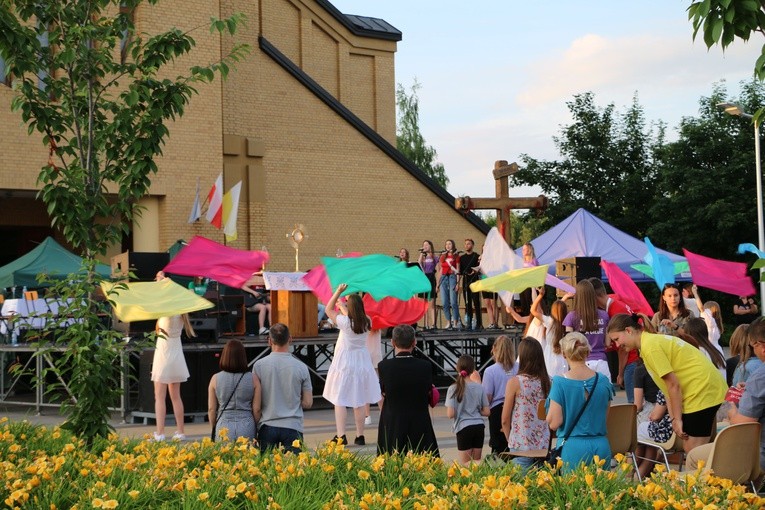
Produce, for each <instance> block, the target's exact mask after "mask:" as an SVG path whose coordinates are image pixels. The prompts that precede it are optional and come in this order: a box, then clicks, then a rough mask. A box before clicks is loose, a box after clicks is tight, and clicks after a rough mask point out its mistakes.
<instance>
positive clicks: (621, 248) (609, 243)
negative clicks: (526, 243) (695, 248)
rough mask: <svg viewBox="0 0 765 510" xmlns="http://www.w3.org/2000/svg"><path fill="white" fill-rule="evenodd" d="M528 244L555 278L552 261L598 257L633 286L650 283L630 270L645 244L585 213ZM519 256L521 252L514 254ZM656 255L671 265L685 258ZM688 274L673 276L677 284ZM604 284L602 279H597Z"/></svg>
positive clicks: (640, 274)
mask: <svg viewBox="0 0 765 510" xmlns="http://www.w3.org/2000/svg"><path fill="white" fill-rule="evenodd" d="M531 244H532V245H534V252H535V253H536V256H537V260H539V263H540V264H549V265H550V269H549V271H550V274H555V261H557V260H561V259H568V258H572V257H600V258H601V260H607V261H609V262H614V263H615V264H616V265H618V266H619V268H621V270H622V271H624V272H625V273H627V275H629V277H630V278H632V280H633V281H635V282H638V283H639V282H651V281H653V279H652V278H650V277H648V276H646V275H645V274H643V273H641V272H640V271H637V270H636V269H633V268H632V267H630V266H631V265H632V264H642V263H643V257H645V255H646V253H648V249H647V248H646V245H645V243H644V242H643V241H642V240H640V239H637V238H634V237H632V236H631V235H629V234H626V233H624V232H622V231H621V230H619V229H618V228H616V227H613V226H611V225H610V224H608V223H606V222H605V221H603V220H601V219H600V218H598V217H597V216H595V215H594V214H592V213H589V212H587V211H586V210H585V209H578V210H577V211H576V212H574V213H573V214H572V215H571V216H569V217H568V218H566V219H565V220H563V221H561V222H560V223H558V224H557V225H555V226H554V227H552V228H551V229H550V230H548V231H547V232H545V233H544V234H542V235H541V236H539V237H537V238H536V239H534V240H533V241H531ZM515 251H516V253H518V255H521V256H522V254H521V248H518V249H517V250H515ZM657 251H658V252H659V253H661V254H664V255H666V256H667V257H669V260H671V261H672V262H685V257H683V256H681V255H676V254H674V253H670V252H668V251H665V250H659V249H657ZM690 276H691V275H690V273H683V274H680V275H675V279H676V280H678V281H685V280H690V279H691V278H690ZM601 278H602V279H603V280H604V281H605V280H606V275H605V273H603V275H602V277H601Z"/></svg>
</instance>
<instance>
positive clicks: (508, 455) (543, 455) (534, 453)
mask: <svg viewBox="0 0 765 510" xmlns="http://www.w3.org/2000/svg"><path fill="white" fill-rule="evenodd" d="M537 418H539V419H540V420H544V419H545V418H547V410H546V409H545V401H544V400H540V401H539V404H537ZM553 437H555V432H553V431H552V430H550V440H549V441H548V442H547V448H544V449H541V450H523V451H517V450H516V451H511V452H502V453H500V454H499V458H500V459H502V460H504V461H505V462H508V461H510V460H511V459H513V458H515V457H525V458H529V459H537V460H541V461H544V460H545V459H547V455H548V454H549V453H550V448H551V446H552V441H553Z"/></svg>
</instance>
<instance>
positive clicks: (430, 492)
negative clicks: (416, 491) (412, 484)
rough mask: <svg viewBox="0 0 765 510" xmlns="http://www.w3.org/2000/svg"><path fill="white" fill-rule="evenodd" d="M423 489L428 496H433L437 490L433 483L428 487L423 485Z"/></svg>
mask: <svg viewBox="0 0 765 510" xmlns="http://www.w3.org/2000/svg"><path fill="white" fill-rule="evenodd" d="M422 488H423V489H424V490H425V493H426V494H432V493H433V492H434V491H435V490H436V486H435V485H433V484H432V483H429V484H427V485H425V484H422Z"/></svg>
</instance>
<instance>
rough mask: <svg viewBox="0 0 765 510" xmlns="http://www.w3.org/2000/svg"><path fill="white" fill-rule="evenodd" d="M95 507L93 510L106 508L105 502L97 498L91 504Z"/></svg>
mask: <svg viewBox="0 0 765 510" xmlns="http://www.w3.org/2000/svg"><path fill="white" fill-rule="evenodd" d="M91 505H93V508H103V507H104V500H103V499H101V498H96V499H94V500H93V502H92V503H91Z"/></svg>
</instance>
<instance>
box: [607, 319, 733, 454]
mask: <svg viewBox="0 0 765 510" xmlns="http://www.w3.org/2000/svg"><path fill="white" fill-rule="evenodd" d="M608 338H610V339H611V341H612V342H616V344H617V345H618V346H619V347H624V349H625V350H627V351H631V350H633V349H639V350H640V357H641V358H643V361H644V362H645V367H646V369H647V370H648V373H649V375H650V376H651V379H653V380H654V382H655V383H656V385H657V386H658V387H659V389H661V391H662V392H663V393H664V395H665V396H666V397H667V405H668V407H669V414H670V416H671V417H672V429H673V430H674V431H675V433H676V434H677V435H678V436H680V437H681V438H682V439H683V448H684V449H685V451H686V452H689V451H691V450H692V449H693V448H695V447H696V446H699V445H702V444H705V443H708V442H709V439H710V437H711V435H712V427H713V426H716V422H715V419H716V414H717V410H718V409H719V407H720V404H722V402H723V400H724V399H725V392H726V391H727V389H728V387H727V384H726V383H725V378H724V377H723V376H722V374H720V372H719V371H718V370H717V368H715V366H714V365H713V364H712V362H711V361H709V359H708V358H707V357H706V356H704V354H702V352H701V351H699V350H698V349H697V348H695V347H694V346H692V345H691V344H688V343H686V342H685V341H684V340H682V339H680V338H677V337H674V336H669V335H658V334H654V333H651V332H650V322H649V320H648V317H646V316H644V315H636V314H632V315H627V314H618V315H615V316H614V317H612V318H611V320H610V321H609V323H608Z"/></svg>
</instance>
